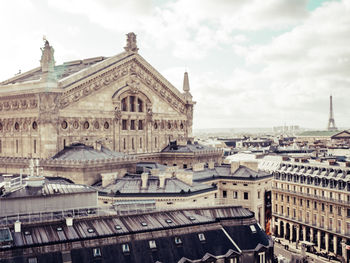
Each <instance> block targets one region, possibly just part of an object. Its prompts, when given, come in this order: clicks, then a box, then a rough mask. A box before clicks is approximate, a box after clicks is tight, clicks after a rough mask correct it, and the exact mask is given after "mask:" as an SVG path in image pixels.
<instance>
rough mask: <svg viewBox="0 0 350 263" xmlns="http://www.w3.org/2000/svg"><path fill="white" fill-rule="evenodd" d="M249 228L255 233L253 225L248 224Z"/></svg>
mask: <svg viewBox="0 0 350 263" xmlns="http://www.w3.org/2000/svg"><path fill="white" fill-rule="evenodd" d="M249 227H250V230H251V231H252V233H256V228H255V226H254V225H250V226H249Z"/></svg>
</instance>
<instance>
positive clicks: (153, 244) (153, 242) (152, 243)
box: [148, 240, 157, 249]
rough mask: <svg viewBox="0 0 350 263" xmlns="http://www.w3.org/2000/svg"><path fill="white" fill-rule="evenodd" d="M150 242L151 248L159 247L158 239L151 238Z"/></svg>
mask: <svg viewBox="0 0 350 263" xmlns="http://www.w3.org/2000/svg"><path fill="white" fill-rule="evenodd" d="M148 244H149V248H150V249H155V248H157V244H156V241H155V240H150V241H148Z"/></svg>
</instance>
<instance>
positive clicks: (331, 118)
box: [328, 95, 337, 131]
mask: <svg viewBox="0 0 350 263" xmlns="http://www.w3.org/2000/svg"><path fill="white" fill-rule="evenodd" d="M328 130H329V131H336V130H337V127H335V121H334V114H333V101H332V95H330V96H329V120H328Z"/></svg>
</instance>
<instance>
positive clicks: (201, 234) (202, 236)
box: [198, 233, 205, 241]
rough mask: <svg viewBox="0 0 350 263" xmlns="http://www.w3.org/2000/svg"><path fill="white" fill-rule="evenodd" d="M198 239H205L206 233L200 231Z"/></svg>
mask: <svg viewBox="0 0 350 263" xmlns="http://www.w3.org/2000/svg"><path fill="white" fill-rule="evenodd" d="M198 239H199V241H205V236H204V234H203V233H199V234H198Z"/></svg>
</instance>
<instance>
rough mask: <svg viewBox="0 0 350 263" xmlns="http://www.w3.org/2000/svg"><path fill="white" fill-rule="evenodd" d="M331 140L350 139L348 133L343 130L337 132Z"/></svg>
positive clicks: (349, 133)
mask: <svg viewBox="0 0 350 263" xmlns="http://www.w3.org/2000/svg"><path fill="white" fill-rule="evenodd" d="M331 138H332V139H349V138H350V132H349V131H347V130H345V131H341V132H338V133H336V134H334V135H332V137H331Z"/></svg>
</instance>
